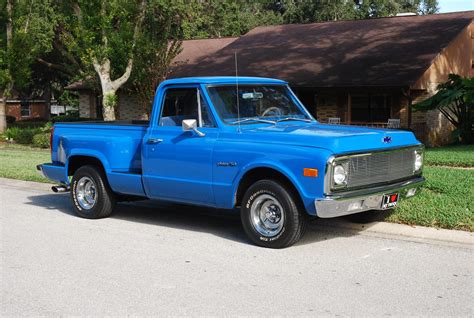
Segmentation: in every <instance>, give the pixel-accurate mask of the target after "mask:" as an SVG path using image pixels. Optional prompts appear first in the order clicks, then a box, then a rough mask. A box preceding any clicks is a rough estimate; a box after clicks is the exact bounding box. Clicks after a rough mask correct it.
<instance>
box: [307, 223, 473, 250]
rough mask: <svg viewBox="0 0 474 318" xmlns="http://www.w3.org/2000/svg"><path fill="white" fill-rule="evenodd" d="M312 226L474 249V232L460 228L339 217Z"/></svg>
mask: <svg viewBox="0 0 474 318" xmlns="http://www.w3.org/2000/svg"><path fill="white" fill-rule="evenodd" d="M312 226H314V227H316V228H318V229H322V230H324V229H331V228H332V229H345V230H348V231H351V232H357V233H358V234H361V235H366V236H374V237H382V238H388V239H400V240H406V241H412V242H420V243H431V244H436V245H447V246H457V247H463V248H470V249H474V233H473V232H466V231H459V230H447V229H438V228H432V227H425V226H410V225H405V224H397V223H388V222H373V223H367V224H356V223H351V222H348V221H346V220H344V219H337V218H335V219H319V220H317V221H316V222H314V223H313V224H312Z"/></svg>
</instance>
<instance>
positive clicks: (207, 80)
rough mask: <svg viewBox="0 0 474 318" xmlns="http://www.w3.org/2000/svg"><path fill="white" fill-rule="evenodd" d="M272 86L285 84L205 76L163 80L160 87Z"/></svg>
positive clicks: (253, 79)
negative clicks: (196, 85) (198, 85)
mask: <svg viewBox="0 0 474 318" xmlns="http://www.w3.org/2000/svg"><path fill="white" fill-rule="evenodd" d="M236 81H238V83H239V84H274V85H285V84H288V83H287V82H285V81H283V80H279V79H274V78H266V77H248V76H237V77H236V76H207V77H181V78H173V79H168V80H165V81H163V82H162V83H161V85H160V86H166V85H182V84H235V83H236Z"/></svg>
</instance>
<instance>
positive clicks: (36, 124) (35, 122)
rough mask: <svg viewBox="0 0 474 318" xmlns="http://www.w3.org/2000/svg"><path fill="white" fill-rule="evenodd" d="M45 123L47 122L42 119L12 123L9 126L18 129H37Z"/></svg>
mask: <svg viewBox="0 0 474 318" xmlns="http://www.w3.org/2000/svg"><path fill="white" fill-rule="evenodd" d="M46 123H47V120H46V119H44V118H31V119H25V120H20V121H17V122H14V123H13V124H11V125H10V126H11V127H19V128H38V127H43V126H44V124H46Z"/></svg>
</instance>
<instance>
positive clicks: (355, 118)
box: [351, 94, 391, 123]
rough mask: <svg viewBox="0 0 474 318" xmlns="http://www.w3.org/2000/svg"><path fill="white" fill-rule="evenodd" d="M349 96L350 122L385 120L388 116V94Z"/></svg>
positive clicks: (389, 106)
mask: <svg viewBox="0 0 474 318" xmlns="http://www.w3.org/2000/svg"><path fill="white" fill-rule="evenodd" d="M351 97H352V98H351V100H352V103H351V121H352V122H370V123H373V122H387V121H388V119H389V118H390V112H391V97H390V96H388V95H372V94H368V95H355V96H351Z"/></svg>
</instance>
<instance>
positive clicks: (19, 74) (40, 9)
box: [0, 0, 56, 131]
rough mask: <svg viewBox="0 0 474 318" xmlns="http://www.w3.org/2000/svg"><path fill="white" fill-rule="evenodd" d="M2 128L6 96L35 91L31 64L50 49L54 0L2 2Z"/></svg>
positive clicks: (8, 0)
mask: <svg viewBox="0 0 474 318" xmlns="http://www.w3.org/2000/svg"><path fill="white" fill-rule="evenodd" d="M0 4H1V6H0V7H1V8H2V10H1V12H2V13H1V14H0V25H5V29H3V30H2V31H0V35H1V38H0V43H2V46H1V48H0V66H1V70H0V91H1V95H2V96H3V102H2V104H0V131H2V130H4V129H5V127H6V123H5V119H4V118H5V113H6V99H7V98H8V97H9V96H10V95H11V93H12V91H13V90H15V91H16V92H17V93H19V94H21V95H25V94H27V92H31V91H32V90H33V87H32V86H33V85H32V84H33V83H32V81H31V75H32V66H33V64H34V63H36V58H37V57H38V56H39V55H41V54H45V52H49V51H51V49H52V47H51V44H50V39H51V38H52V37H53V36H54V26H55V23H56V18H55V17H56V16H55V14H54V11H53V10H52V8H51V0H37V1H25V0H17V1H13V0H7V1H3V2H0ZM3 8H5V10H3Z"/></svg>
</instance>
